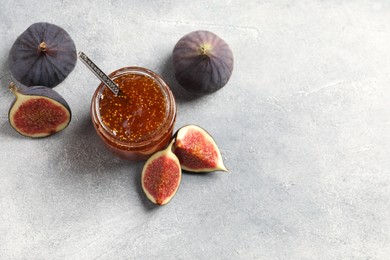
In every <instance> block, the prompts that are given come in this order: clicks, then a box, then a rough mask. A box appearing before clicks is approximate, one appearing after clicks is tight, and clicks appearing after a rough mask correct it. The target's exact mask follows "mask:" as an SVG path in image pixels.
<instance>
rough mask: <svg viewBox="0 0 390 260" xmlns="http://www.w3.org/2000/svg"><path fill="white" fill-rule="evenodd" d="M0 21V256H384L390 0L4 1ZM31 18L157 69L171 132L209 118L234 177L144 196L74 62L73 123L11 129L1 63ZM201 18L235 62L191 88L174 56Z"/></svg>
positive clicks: (111, 57)
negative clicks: (207, 84)
mask: <svg viewBox="0 0 390 260" xmlns="http://www.w3.org/2000/svg"><path fill="white" fill-rule="evenodd" d="M92 2H94V3H92ZM0 21H1V22H0V84H1V88H0V99H1V102H0V119H1V121H0V154H1V158H0V159H1V162H0V259H157V258H162V259H389V256H390V240H389V238H390V235H389V233H390V227H389V225H390V205H389V198H390V186H389V185H390V164H389V159H390V155H389V153H390V140H389V139H390V138H389V136H390V120H389V119H390V2H389V1H386V0H382V1H380V0H377V1H368V0H362V1H332V0H331V1H312V0H303V1H289V0H285V1H240V2H239V1H203V0H201V1H187V0H186V1H171V0H166V1H91V2H90V3H88V1H51V2H50V3H43V2H42V1H34V2H33V1H31V0H28V1H27V0H21V1H11V0H3V1H2V3H1V9H0ZM38 21H46V22H51V23H55V24H58V25H60V26H62V27H63V28H65V29H66V30H67V31H68V32H69V34H70V35H71V36H72V37H73V39H74V41H75V43H76V45H77V48H78V50H82V51H84V52H86V53H87V54H88V55H89V56H90V57H91V58H92V59H93V60H94V61H96V63H97V64H99V66H100V67H101V68H102V69H104V70H105V71H107V72H111V71H113V70H115V69H117V68H120V67H123V66H128V65H138V66H144V67H147V68H150V69H152V70H154V71H155V72H157V73H159V74H161V75H162V76H163V77H164V78H165V79H166V81H167V82H168V83H169V84H170V85H171V88H172V90H173V92H174V94H175V96H176V100H177V104H178V117H177V125H176V129H177V128H178V127H180V126H182V125H185V124H189V123H194V124H198V125H200V126H203V127H204V128H206V129H207V130H208V131H209V132H210V133H212V135H213V136H214V138H215V140H216V141H217V143H218V144H219V147H220V148H221V152H222V155H223V158H224V160H225V162H226V165H227V167H228V168H229V169H230V173H228V174H225V173H210V174H204V175H203V174H195V175H192V174H184V176H183V178H182V183H181V186H180V188H179V191H178V192H177V194H176V196H175V197H174V198H173V200H172V201H171V202H170V203H169V204H168V205H166V206H164V207H155V206H154V205H152V204H151V203H150V202H149V201H148V200H147V199H146V197H145V196H144V194H143V192H142V189H141V186H140V173H141V170H142V166H143V163H142V162H138V163H135V162H128V161H124V160H121V159H117V158H116V157H114V156H113V155H111V153H109V152H108V151H107V150H106V149H105V148H104V146H103V144H102V142H101V141H100V139H99V138H98V137H97V136H96V134H95V132H94V130H93V127H92V125H91V122H90V115H89V106H90V100H91V96H92V94H93V92H94V90H95V88H96V87H97V85H98V81H97V79H96V78H95V77H94V76H93V75H92V74H91V73H90V72H89V71H88V70H87V69H86V68H85V67H84V65H83V64H82V63H81V62H78V64H77V66H76V68H75V70H74V71H73V72H72V73H71V74H70V76H69V77H68V78H67V79H66V80H65V81H64V82H63V83H62V84H61V85H59V86H58V87H56V90H57V91H58V92H59V93H60V94H62V95H63V96H64V97H65V99H66V100H67V101H68V102H69V104H70V106H71V108H72V111H73V120H72V122H71V124H70V125H69V127H68V128H67V129H66V130H65V131H63V132H61V133H59V134H57V135H55V136H52V137H50V138H46V139H40V140H31V139H28V138H23V137H21V136H19V135H18V134H17V133H16V132H15V131H14V130H13V129H12V128H11V127H10V125H9V123H8V119H7V113H8V108H9V105H10V103H11V101H12V99H13V97H12V95H11V93H9V91H8V90H7V85H8V82H9V81H10V80H12V76H11V74H10V72H9V70H8V68H7V62H6V61H7V56H8V51H9V49H10V47H11V45H12V43H13V41H14V40H15V39H16V37H17V36H18V35H19V34H20V33H22V32H23V31H24V30H25V29H26V28H27V27H28V26H29V25H30V24H32V23H34V22H38ZM199 29H205V30H210V31H213V32H215V33H216V34H218V35H220V36H221V37H222V38H224V39H225V40H226V41H227V42H228V43H229V44H230V45H231V47H232V49H233V52H234V55H235V68H234V72H233V76H232V78H231V80H230V81H229V83H228V85H227V86H226V87H225V88H224V89H222V90H221V91H219V92H217V93H215V94H213V95H208V96H204V97H201V98H194V97H192V96H191V95H190V94H189V93H187V92H186V91H184V90H183V89H182V88H181V87H180V86H179V85H178V84H177V83H176V81H175V79H174V76H173V71H172V63H171V58H170V55H171V51H172V48H173V46H174V45H175V43H176V42H177V40H178V39H179V38H180V37H181V36H183V35H184V34H186V33H188V32H191V31H194V30H199Z"/></svg>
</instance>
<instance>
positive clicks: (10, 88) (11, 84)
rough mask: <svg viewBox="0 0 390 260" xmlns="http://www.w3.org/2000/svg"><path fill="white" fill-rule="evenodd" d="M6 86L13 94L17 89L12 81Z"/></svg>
mask: <svg viewBox="0 0 390 260" xmlns="http://www.w3.org/2000/svg"><path fill="white" fill-rule="evenodd" d="M8 88H9V90H10V91H11V92H12V93H13V94H15V93H16V92H17V91H18V88H17V87H16V85H15V83H13V82H10V83H9V86H8Z"/></svg>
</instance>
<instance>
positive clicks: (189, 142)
mask: <svg viewBox="0 0 390 260" xmlns="http://www.w3.org/2000/svg"><path fill="white" fill-rule="evenodd" d="M173 152H174V153H175V154H176V156H177V158H179V161H180V165H181V168H182V169H183V170H186V171H189V172H212V171H225V172H227V171H228V170H227V169H226V167H225V165H224V163H223V161H222V156H221V153H220V151H219V149H218V146H217V144H216V143H215V141H214V139H213V138H212V137H211V135H210V134H209V133H208V132H206V131H205V130H204V129H203V128H201V127H199V126H196V125H187V126H184V127H182V128H180V129H179V130H178V131H177V133H176V134H175V144H174V147H173Z"/></svg>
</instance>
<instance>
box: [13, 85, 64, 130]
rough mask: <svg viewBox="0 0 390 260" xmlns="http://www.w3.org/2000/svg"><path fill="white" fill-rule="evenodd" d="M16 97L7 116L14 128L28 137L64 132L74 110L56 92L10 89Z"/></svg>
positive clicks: (36, 89)
mask: <svg viewBox="0 0 390 260" xmlns="http://www.w3.org/2000/svg"><path fill="white" fill-rule="evenodd" d="M9 88H10V90H11V92H12V93H13V94H14V95H15V100H14V101H13V102H12V104H11V108H10V110H9V112H8V119H9V122H10V124H11V126H12V127H13V128H14V129H15V130H16V131H17V132H19V133H20V134H22V135H24V136H28V137H45V136H49V135H52V134H54V133H57V132H59V131H61V130H63V129H65V128H66V127H67V126H68V125H69V122H70V120H71V110H70V107H69V105H68V103H67V102H66V101H65V99H64V98H63V97H62V96H60V94H58V93H57V92H55V91H54V90H52V89H50V88H47V87H43V86H34V87H29V88H25V89H18V88H17V87H16V86H15V84H13V83H11V84H10V86H9Z"/></svg>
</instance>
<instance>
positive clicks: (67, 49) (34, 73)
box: [8, 22, 77, 88]
mask: <svg viewBox="0 0 390 260" xmlns="http://www.w3.org/2000/svg"><path fill="white" fill-rule="evenodd" d="M76 62H77V53H76V46H75V44H74V42H73V40H72V38H71V37H70V36H69V34H68V33H67V32H66V31H65V30H64V29H63V28H61V27H59V26H57V25H55V24H50V23H44V22H40V23H34V24H32V25H31V26H30V27H28V28H27V29H26V30H25V31H24V32H23V33H22V34H21V35H20V36H19V37H18V38H17V39H16V40H15V42H14V44H13V45H12V47H11V50H10V53H9V56H8V66H9V69H10V71H11V73H12V75H13V77H14V78H15V79H16V80H17V81H19V82H20V83H22V84H23V85H25V86H46V87H50V88H52V87H55V86H56V85H58V84H59V83H61V82H62V81H63V80H64V79H65V78H66V77H67V76H68V75H69V73H70V72H71V71H72V70H73V69H74V67H75V66H76Z"/></svg>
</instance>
